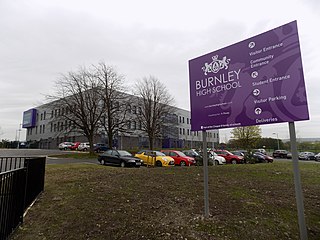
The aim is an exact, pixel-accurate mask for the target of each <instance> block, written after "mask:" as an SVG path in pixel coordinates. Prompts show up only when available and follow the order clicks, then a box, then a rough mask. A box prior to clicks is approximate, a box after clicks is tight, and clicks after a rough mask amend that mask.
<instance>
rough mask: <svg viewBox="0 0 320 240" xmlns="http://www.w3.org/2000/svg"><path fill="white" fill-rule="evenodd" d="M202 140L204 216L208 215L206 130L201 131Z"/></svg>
mask: <svg viewBox="0 0 320 240" xmlns="http://www.w3.org/2000/svg"><path fill="white" fill-rule="evenodd" d="M202 142H203V154H202V155H203V156H202V157H203V180H204V216H205V217H206V218H208V217H209V184H208V152H207V132H206V131H202Z"/></svg>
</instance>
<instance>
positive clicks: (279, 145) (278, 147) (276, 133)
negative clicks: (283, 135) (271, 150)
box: [272, 133, 280, 150]
mask: <svg viewBox="0 0 320 240" xmlns="http://www.w3.org/2000/svg"><path fill="white" fill-rule="evenodd" d="M272 134H275V135H277V143H278V150H279V149H280V143H279V136H278V133H272Z"/></svg>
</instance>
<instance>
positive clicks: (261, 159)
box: [253, 152, 273, 163]
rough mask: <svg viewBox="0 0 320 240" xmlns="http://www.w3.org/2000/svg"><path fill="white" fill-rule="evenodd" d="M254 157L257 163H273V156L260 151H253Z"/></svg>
mask: <svg viewBox="0 0 320 240" xmlns="http://www.w3.org/2000/svg"><path fill="white" fill-rule="evenodd" d="M253 157H254V159H255V162H256V163H272V162H273V158H272V157H270V156H268V155H266V154H263V153H260V152H255V153H253Z"/></svg>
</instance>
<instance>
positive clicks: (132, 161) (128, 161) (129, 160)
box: [128, 160, 136, 163]
mask: <svg viewBox="0 0 320 240" xmlns="http://www.w3.org/2000/svg"><path fill="white" fill-rule="evenodd" d="M128 162H130V163H132V162H136V161H135V160H129V161H128Z"/></svg>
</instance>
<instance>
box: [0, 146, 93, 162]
mask: <svg viewBox="0 0 320 240" xmlns="http://www.w3.org/2000/svg"><path fill="white" fill-rule="evenodd" d="M68 153H70V151H60V150H55V149H0V157H47V162H46V163H47V164H67V163H69V164H70V163H90V164H98V160H97V159H73V158H63V157H61V158H55V157H50V156H51V155H56V154H68Z"/></svg>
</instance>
